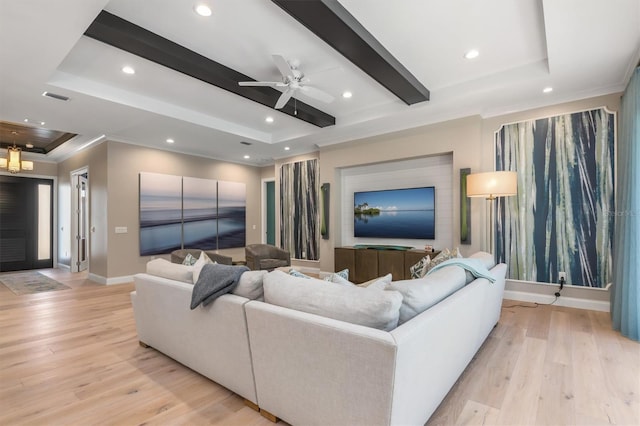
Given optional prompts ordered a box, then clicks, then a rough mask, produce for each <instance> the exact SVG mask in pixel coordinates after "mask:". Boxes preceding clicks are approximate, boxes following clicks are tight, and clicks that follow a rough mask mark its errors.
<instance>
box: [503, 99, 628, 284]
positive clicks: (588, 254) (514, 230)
mask: <svg viewBox="0 0 640 426" xmlns="http://www.w3.org/2000/svg"><path fill="white" fill-rule="evenodd" d="M614 129H615V115H614V114H612V113H608V112H607V111H605V110H604V108H601V109H596V110H591V111H584V112H579V113H574V114H567V115H560V116H555V117H549V118H544V119H540V120H532V121H525V122H520V123H515V124H509V125H505V126H503V127H502V128H501V129H500V130H499V131H498V132H497V134H496V170H513V171H517V172H518V195H517V196H515V197H505V198H499V199H498V203H497V211H496V222H497V223H496V231H497V235H496V256H497V259H499V260H500V261H501V262H505V263H507V264H508V265H509V277H510V278H511V279H516V280H526V281H539V282H558V272H566V274H567V284H573V285H582V286H588V287H605V286H606V285H607V283H609V282H611V270H612V257H611V253H612V241H613V229H614V228H613V227H614V221H613V220H612V216H611V212H613V210H614V187H613V185H614V143H615V138H614Z"/></svg>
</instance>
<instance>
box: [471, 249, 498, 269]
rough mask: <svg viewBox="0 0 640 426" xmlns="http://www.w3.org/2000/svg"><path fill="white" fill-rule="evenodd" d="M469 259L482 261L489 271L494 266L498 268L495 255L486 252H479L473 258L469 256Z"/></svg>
mask: <svg viewBox="0 0 640 426" xmlns="http://www.w3.org/2000/svg"><path fill="white" fill-rule="evenodd" d="M469 259H479V260H481V261H482V263H483V264H484V266H485V267H486V268H487V269H491V268H493V267H494V266H496V260H495V259H494V257H493V255H492V254H491V253H487V252H485V251H479V252H477V253H474V254H472V255H471V256H469Z"/></svg>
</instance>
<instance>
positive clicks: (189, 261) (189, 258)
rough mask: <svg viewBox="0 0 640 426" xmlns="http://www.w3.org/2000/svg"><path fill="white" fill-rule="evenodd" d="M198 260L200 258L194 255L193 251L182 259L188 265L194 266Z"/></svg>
mask: <svg viewBox="0 0 640 426" xmlns="http://www.w3.org/2000/svg"><path fill="white" fill-rule="evenodd" d="M197 261H198V259H197V258H195V257H193V256H192V255H191V253H187V255H186V256H185V257H184V260H183V261H182V264H183V265H187V266H192V265H193V264H194V263H196V262H197Z"/></svg>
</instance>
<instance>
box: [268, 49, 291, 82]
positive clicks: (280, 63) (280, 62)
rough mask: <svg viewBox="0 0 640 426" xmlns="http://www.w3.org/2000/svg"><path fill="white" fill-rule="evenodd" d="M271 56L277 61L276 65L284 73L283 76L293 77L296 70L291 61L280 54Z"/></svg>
mask: <svg viewBox="0 0 640 426" xmlns="http://www.w3.org/2000/svg"><path fill="white" fill-rule="evenodd" d="M271 56H272V57H273V62H275V63H276V67H278V70H279V71H280V74H282V76H283V77H289V78H293V75H294V72H293V70H292V69H291V66H290V65H289V62H287V60H286V59H284V58H283V57H282V56H280V55H271Z"/></svg>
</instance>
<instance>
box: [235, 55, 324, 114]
mask: <svg viewBox="0 0 640 426" xmlns="http://www.w3.org/2000/svg"><path fill="white" fill-rule="evenodd" d="M272 57H273V61H274V62H275V63H276V67H278V70H279V71H280V74H282V81H240V82H238V84H239V85H240V86H269V87H276V88H280V87H282V88H284V92H283V93H282V95H280V97H279V98H278V102H276V105H275V107H274V108H275V109H281V108H282V107H284V106H285V105H286V104H287V102H288V101H289V99H290V98H291V97H292V96H293V95H294V93H295V92H296V90H301V91H302V92H304V94H305V95H307V96H309V97H311V98H314V99H317V100H319V101H321V102H325V103H330V102H333V100H334V97H333V96H331V95H330V94H328V93H326V92H323V91H322V90H320V89H318V88H316V87H313V86H307V85H306V83H307V82H308V81H309V79H308V78H307V77H305V76H304V73H303V72H302V71H300V70H299V69H298V67H297V65H291V64H289V62H287V61H286V60H285V59H284V58H283V57H282V56H280V55H272Z"/></svg>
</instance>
